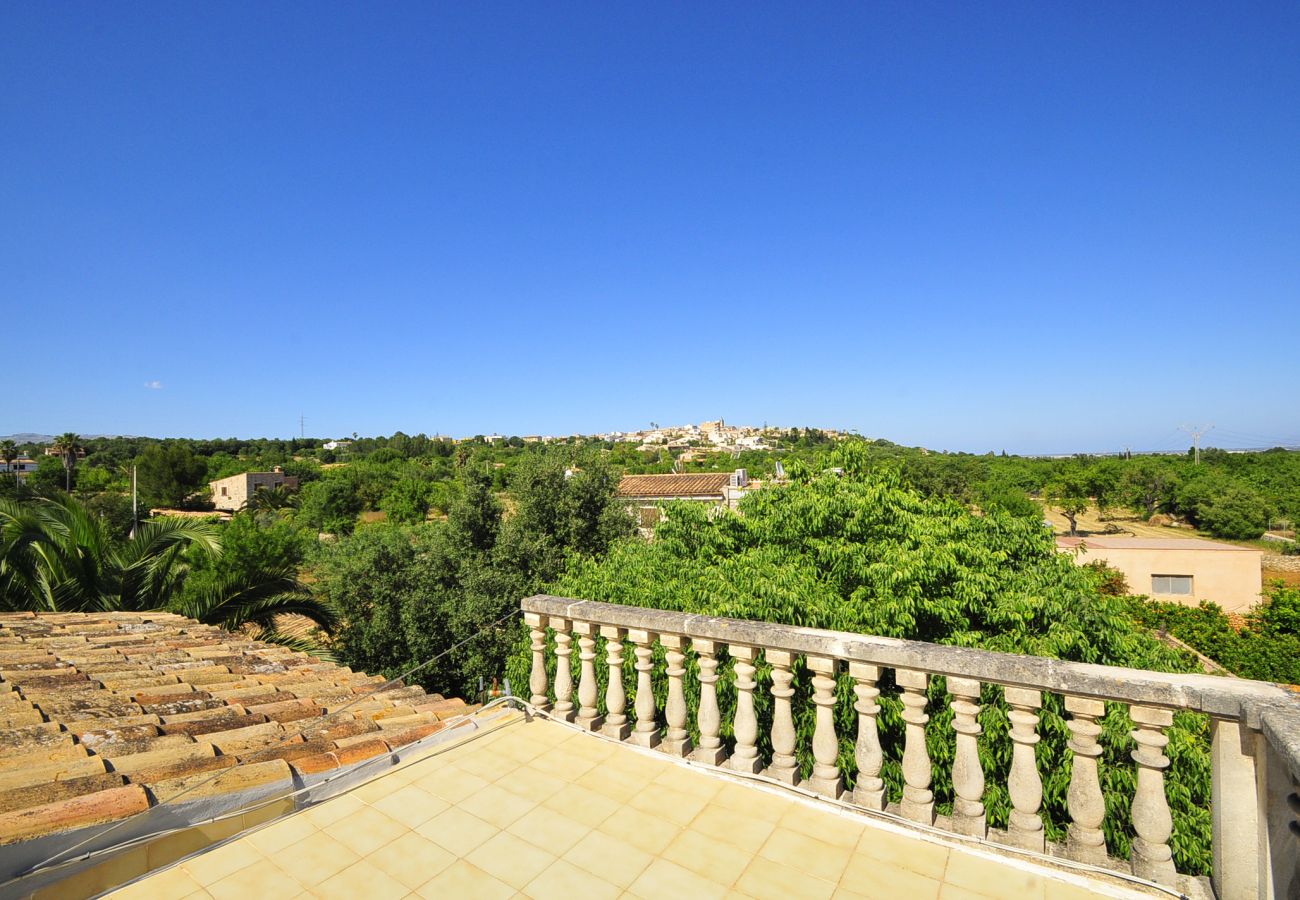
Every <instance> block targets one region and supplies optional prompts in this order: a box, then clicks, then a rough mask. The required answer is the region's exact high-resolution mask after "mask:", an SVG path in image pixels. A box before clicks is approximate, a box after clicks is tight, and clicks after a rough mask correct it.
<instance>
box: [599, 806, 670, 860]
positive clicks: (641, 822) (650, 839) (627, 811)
mask: <svg viewBox="0 0 1300 900" xmlns="http://www.w3.org/2000/svg"><path fill="white" fill-rule="evenodd" d="M599 830H600V831H603V832H604V833H605V834H608V835H611V836H613V837H616V838H618V839H620V840H623V841H627V843H629V844H631V845H632V846H633V847H636V848H638V849H640V850H644V851H645V852H646V853H649V854H651V855H653V856H658V855H659V854H660V853H662V852H663V851H664V848H665V847H667V846H668V845H669V844H670V843H672V840H673V838H675V837H677V832H679V831H680V830H681V829H679V828H678V827H677V826H676V825H674V824H673V823H672V822H669V821H666V820H665V819H661V818H658V817H656V816H652V815H650V814H649V813H645V812H642V811H641V810H639V809H633V808H632V807H630V806H625V807H623V808H622V809H620V810H619V811H618V812H616V813H614V815H612V816H610V817H609V818H608V819H606V820H605V821H604V822H601V823H600V828H599Z"/></svg>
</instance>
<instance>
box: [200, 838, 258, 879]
mask: <svg viewBox="0 0 1300 900" xmlns="http://www.w3.org/2000/svg"><path fill="white" fill-rule="evenodd" d="M265 858H266V857H264V856H263V855H262V854H261V853H259V852H258V850H257V848H256V847H254V846H253V845H252V844H249V843H246V842H244V841H236V842H234V843H231V844H226V845H225V846H224V847H218V848H217V849H215V850H209V851H208V852H207V853H203V854H200V855H199V856H196V857H194V858H192V859H187V860H185V862H184V863H182V867H183V868H184V869H185V871H186V872H188V873H189V874H190V875H191V876H192V877H193V878H194V880H195V881H197V882H198V883H199V884H201V885H203V886H204V887H206V886H207V885H209V884H216V883H217V882H218V881H220V880H221V879H223V878H225V877H226V876H227V875H230V874H231V873H233V872H237V871H239V870H240V869H242V868H244V867H245V866H251V865H253V863H258V862H261V861H262V860H264V859H265Z"/></svg>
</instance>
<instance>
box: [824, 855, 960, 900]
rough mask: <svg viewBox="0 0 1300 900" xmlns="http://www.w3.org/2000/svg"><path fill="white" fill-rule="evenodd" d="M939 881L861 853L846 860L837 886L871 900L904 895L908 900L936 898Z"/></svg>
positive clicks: (884, 899)
mask: <svg viewBox="0 0 1300 900" xmlns="http://www.w3.org/2000/svg"><path fill="white" fill-rule="evenodd" d="M939 884H940V882H939V881H938V880H937V879H934V878H927V877H926V876H924V875H920V874H918V873H916V872H913V871H912V870H910V869H905V868H903V867H901V866H899V865H896V864H893V863H883V862H880V861H879V860H876V859H873V858H871V857H869V856H865V855H863V854H860V853H859V854H854V856H853V859H851V860H850V861H849V865H848V868H847V869H846V870H845V872H844V877H843V878H841V879H840V887H843V888H846V889H847V890H850V891H853V892H854V893H855V894H859V895H861V896H864V897H871V898H873V900H886V898H891V900H892V898H894V897H906V898H908V900H935V898H936V897H937V896H938V895H939Z"/></svg>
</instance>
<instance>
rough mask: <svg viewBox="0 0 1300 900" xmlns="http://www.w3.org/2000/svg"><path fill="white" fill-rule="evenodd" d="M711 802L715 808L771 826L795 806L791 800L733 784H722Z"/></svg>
mask: <svg viewBox="0 0 1300 900" xmlns="http://www.w3.org/2000/svg"><path fill="white" fill-rule="evenodd" d="M712 802H713V804H715V805H717V806H721V807H724V808H726V809H730V810H734V811H736V812H741V813H744V814H745V815H747V816H749V817H750V818H754V819H761V820H762V821H764V822H772V823H773V824H775V823H776V822H779V821H781V818H782V817H783V816H784V815H785V814H786V813H787V812H789V811H790V808H791V807H792V806H794V805H795V804H794V802H793V801H792V800H786V799H785V798H783V797H777V796H774V795H772V794H768V793H766V792H764V791H758V790H755V789H754V788H751V787H747V786H745V785H743V784H736V783H734V782H729V783H727V784H724V785H723V786H722V788H721V789H720V790H719V791H718V793H717V794H716V795H715V796H714V798H713V801H712Z"/></svg>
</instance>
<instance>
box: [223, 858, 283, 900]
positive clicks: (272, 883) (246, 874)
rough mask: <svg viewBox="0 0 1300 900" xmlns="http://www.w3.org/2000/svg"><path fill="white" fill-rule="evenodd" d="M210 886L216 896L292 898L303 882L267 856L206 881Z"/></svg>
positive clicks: (265, 899) (260, 899)
mask: <svg viewBox="0 0 1300 900" xmlns="http://www.w3.org/2000/svg"><path fill="white" fill-rule="evenodd" d="M206 890H207V892H208V894H209V895H211V896H212V897H213V898H214V900H248V898H250V897H256V898H258V900H290V898H292V897H296V896H298V895H299V894H300V893H302V885H301V884H299V883H298V882H297V881H296V880H295V879H293V878H290V877H289V876H288V875H286V874H285V873H284V872H282V871H280V870H279V869H277V868H276V867H275V866H273V865H272V864H271V862H270V860H263V861H262V862H260V863H254V864H253V865H251V866H245V867H244V868H242V869H240V870H239V871H238V872H233V873H231V874H230V875H227V876H226V877H225V878H223V879H221V880H220V881H218V882H217V883H216V884H209V885H206Z"/></svg>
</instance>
